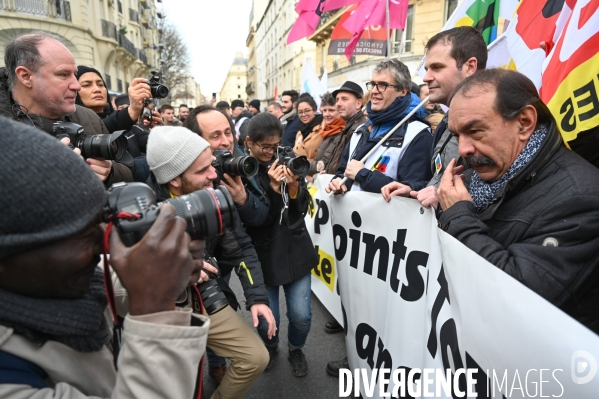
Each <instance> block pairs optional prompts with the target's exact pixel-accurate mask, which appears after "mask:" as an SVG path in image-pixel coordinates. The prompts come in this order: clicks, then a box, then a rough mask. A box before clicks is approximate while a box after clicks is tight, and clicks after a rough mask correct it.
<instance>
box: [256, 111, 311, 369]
mask: <svg viewBox="0 0 599 399" xmlns="http://www.w3.org/2000/svg"><path fill="white" fill-rule="evenodd" d="M282 135H283V126H282V125H281V122H279V120H278V119H277V118H276V117H275V116H274V115H271V114H268V113H260V114H258V115H256V116H255V117H253V118H252V120H251V121H250V124H249V126H248V136H247V138H246V148H248V150H249V153H250V155H251V156H253V157H254V158H256V159H257V160H258V161H259V162H260V165H259V171H258V176H257V180H258V182H259V183H260V187H261V189H262V190H263V191H264V193H265V195H266V197H267V198H268V201H269V204H270V206H269V211H268V215H267V217H266V220H265V221H264V223H263V224H262V225H261V226H259V227H253V226H247V227H246V230H247V232H248V234H249V235H250V237H252V242H253V244H254V247H255V248H256V252H257V253H258V258H259V259H260V263H261V264H262V271H263V272H264V281H265V283H266V290H267V291H268V297H269V301H270V304H271V309H273V311H274V314H275V318H276V321H277V328H278V326H279V324H280V316H279V290H280V287H281V286H282V287H283V289H284V290H285V297H286V299H287V316H288V318H289V332H288V340H289V361H290V362H291V364H292V368H293V374H294V375H295V376H296V377H303V376H305V375H306V374H307V373H308V363H307V362H306V358H305V356H304V353H303V352H302V348H303V347H304V345H305V343H306V338H307V337H308V333H309V332H310V325H311V321H312V310H311V307H310V299H311V280H310V270H312V268H313V267H314V266H316V264H317V261H318V260H317V256H316V252H315V251H314V246H313V244H312V240H311V239H310V235H309V234H308V232H307V231H306V225H305V223H304V216H305V214H306V211H307V209H308V206H309V203H310V201H311V198H310V194H309V193H308V190H307V187H306V182H305V180H304V178H303V177H302V176H297V175H295V174H293V173H292V172H291V170H289V169H288V168H287V166H285V165H280V164H279V160H278V159H275V156H276V155H277V149H281V147H279V145H280V143H281V137H282ZM289 150H291V149H290V148H289ZM291 154H293V152H291ZM273 159H275V160H274V162H273ZM306 163H307V161H306ZM306 172H307V168H306ZM286 205H287V206H288V209H287V210H285V208H286ZM283 211H284V212H283ZM258 331H259V332H260V336H261V337H262V340H263V341H264V343H265V344H266V347H267V349H268V352H269V355H270V359H271V360H270V362H269V366H270V365H272V363H273V362H274V359H275V357H276V354H277V351H278V343H279V336H278V334H277V335H276V336H275V337H274V338H271V337H269V336H267V334H266V332H267V325H266V323H264V321H263V320H261V322H260V327H259V329H258Z"/></svg>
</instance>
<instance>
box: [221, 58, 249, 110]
mask: <svg viewBox="0 0 599 399" xmlns="http://www.w3.org/2000/svg"><path fill="white" fill-rule="evenodd" d="M247 69H248V60H247V58H244V57H243V54H241V53H236V54H235V59H234V60H233V64H232V65H231V68H229V73H228V74H227V77H226V78H225V83H223V87H222V89H221V90H220V99H221V100H223V101H227V102H229V104H231V101H233V100H241V101H243V102H244V103H246V102H247V99H248V97H247V93H246V85H247Z"/></svg>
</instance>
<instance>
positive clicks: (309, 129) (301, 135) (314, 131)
mask: <svg viewBox="0 0 599 399" xmlns="http://www.w3.org/2000/svg"><path fill="white" fill-rule="evenodd" d="M296 109H297V114H298V115H299V118H300V131H299V132H297V135H296V136H295V146H294V147H293V152H295V154H296V155H297V156H300V155H303V156H305V157H306V158H308V161H310V162H311V161H313V160H314V158H315V157H316V151H318V146H319V145H320V143H322V135H321V134H320V132H321V130H322V115H321V114H316V110H317V106H316V101H314V99H313V98H312V96H311V95H309V94H308V93H304V94H302V95H300V96H299V98H298V99H297V105H296Z"/></svg>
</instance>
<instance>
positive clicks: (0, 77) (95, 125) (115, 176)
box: [0, 68, 133, 187]
mask: <svg viewBox="0 0 599 399" xmlns="http://www.w3.org/2000/svg"><path fill="white" fill-rule="evenodd" d="M13 104H14V101H13V100H12V96H11V93H10V89H9V87H8V78H7V76H6V68H0V115H1V116H5V117H7V118H11V119H14V120H17V121H20V122H23V123H27V124H31V122H33V124H34V125H35V127H37V128H38V129H40V130H43V131H44V132H46V133H50V134H52V125H53V124H54V122H57V120H51V119H48V118H45V117H43V116H40V115H33V114H29V115H25V114H23V113H20V114H16V113H14V112H13ZM75 107H76V108H75V112H73V113H72V114H69V115H65V116H64V117H62V118H60V120H62V121H65V122H74V123H77V124H79V125H81V126H83V128H84V129H85V134H87V135H95V134H109V132H108V129H106V126H104V124H103V123H102V120H101V119H100V117H98V115H96V113H95V112H94V111H92V110H90V109H87V108H85V107H81V106H79V105H76V106H75ZM27 116H29V118H28V117H27ZM29 119H31V121H30V120H29ZM131 161H132V159H131ZM131 181H133V162H131V163H130V164H127V165H125V164H122V163H119V162H115V161H112V170H111V172H110V175H109V176H108V179H106V180H105V181H104V185H105V186H106V187H110V186H111V185H112V184H113V183H118V182H131Z"/></svg>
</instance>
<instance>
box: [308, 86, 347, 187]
mask: <svg viewBox="0 0 599 399" xmlns="http://www.w3.org/2000/svg"><path fill="white" fill-rule="evenodd" d="M320 112H322V117H323V122H322V126H323V127H322V130H321V132H320V135H321V136H322V143H321V144H320V146H319V147H318V151H317V152H316V157H314V159H313V160H312V161H311V162H310V170H309V171H308V177H307V178H306V179H308V181H312V175H314V174H316V173H319V172H320V171H322V170H324V165H327V164H328V163H329V161H330V160H331V157H332V155H333V151H334V150H335V148H336V147H337V144H338V143H339V139H340V134H341V132H342V131H343V129H345V121H344V120H343V119H342V118H341V117H340V116H339V113H338V112H337V107H336V106H335V97H333V95H332V94H331V93H329V92H326V93H325V94H324V95H323V96H322V97H321V102H320Z"/></svg>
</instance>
